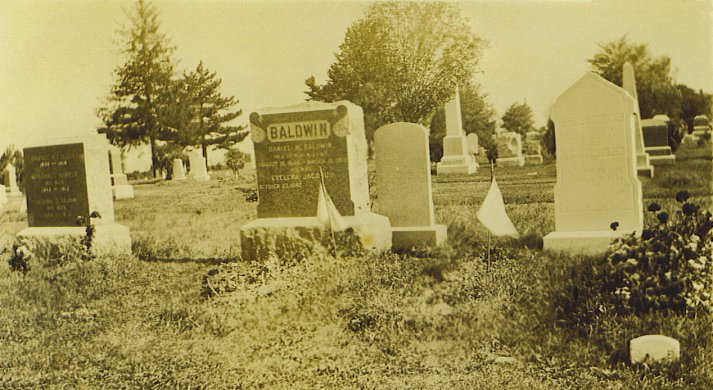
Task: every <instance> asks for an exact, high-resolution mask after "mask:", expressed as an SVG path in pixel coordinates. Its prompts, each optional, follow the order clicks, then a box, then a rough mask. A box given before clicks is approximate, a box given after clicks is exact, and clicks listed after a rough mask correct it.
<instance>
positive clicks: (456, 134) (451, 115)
mask: <svg viewBox="0 0 713 390" xmlns="http://www.w3.org/2000/svg"><path fill="white" fill-rule="evenodd" d="M477 170H478V164H477V163H476V162H475V156H473V155H472V154H470V153H469V151H468V141H467V140H466V137H465V132H463V121H462V119H461V115H460V94H459V93H458V88H457V87H456V94H455V98H453V100H451V101H449V102H448V103H446V136H445V137H443V157H442V158H441V161H440V162H439V163H438V164H437V165H436V172H437V173H438V174H439V175H448V174H468V175H469V174H472V173H475V172H476V171H477Z"/></svg>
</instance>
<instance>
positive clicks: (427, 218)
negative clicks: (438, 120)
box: [374, 122, 477, 249]
mask: <svg viewBox="0 0 713 390" xmlns="http://www.w3.org/2000/svg"><path fill="white" fill-rule="evenodd" d="M476 147H477V143H476ZM374 149H375V155H376V156H375V157H376V188H377V192H378V194H379V201H378V205H379V212H380V213H381V214H382V215H385V216H387V217H389V221H390V222H391V233H392V241H393V247H394V248H397V249H411V248H414V247H423V246H431V247H433V246H438V245H441V244H442V243H443V242H444V241H445V240H446V225H436V224H435V218H434V216H433V195H432V193H431V168H430V167H431V164H430V158H429V149H428V130H427V129H426V128H425V127H423V126H421V125H417V124H413V123H404V122H399V123H392V124H389V125H386V126H383V127H381V128H379V129H378V130H376V132H375V133H374Z"/></svg>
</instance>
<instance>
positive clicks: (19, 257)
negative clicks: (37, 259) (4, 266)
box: [8, 244, 32, 272]
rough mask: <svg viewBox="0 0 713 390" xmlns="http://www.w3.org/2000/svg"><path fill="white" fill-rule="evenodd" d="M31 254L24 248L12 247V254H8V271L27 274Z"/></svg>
mask: <svg viewBox="0 0 713 390" xmlns="http://www.w3.org/2000/svg"><path fill="white" fill-rule="evenodd" d="M31 258H32V252H31V251H30V250H29V249H27V247H26V246H24V245H20V244H13V245H12V253H11V254H10V260H9V261H8V263H9V264H10V269H11V270H13V271H22V272H27V271H29V270H30V259H31Z"/></svg>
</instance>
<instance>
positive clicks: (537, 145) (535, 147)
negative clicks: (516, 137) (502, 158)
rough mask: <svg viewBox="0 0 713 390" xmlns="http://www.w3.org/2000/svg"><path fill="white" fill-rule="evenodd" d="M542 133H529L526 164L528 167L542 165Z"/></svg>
mask: <svg viewBox="0 0 713 390" xmlns="http://www.w3.org/2000/svg"><path fill="white" fill-rule="evenodd" d="M543 161H544V159H543V158H542V133H540V132H539V131H529V132H527V134H526V137H525V163H526V164H527V165H537V164H542V162H543Z"/></svg>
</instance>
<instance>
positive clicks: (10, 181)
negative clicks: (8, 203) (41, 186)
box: [5, 163, 22, 198]
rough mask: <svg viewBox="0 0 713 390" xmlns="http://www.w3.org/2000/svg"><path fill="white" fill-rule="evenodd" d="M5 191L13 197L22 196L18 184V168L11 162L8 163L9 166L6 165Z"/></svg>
mask: <svg viewBox="0 0 713 390" xmlns="http://www.w3.org/2000/svg"><path fill="white" fill-rule="evenodd" d="M5 191H6V192H7V196H8V197H11V198H18V197H21V196H22V192H20V187H18V186H17V170H16V169H15V166H14V165H12V164H11V163H8V164H7V167H5Z"/></svg>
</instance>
